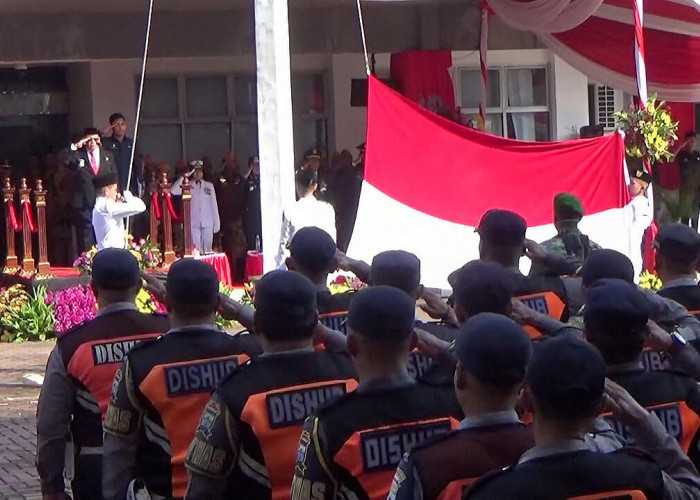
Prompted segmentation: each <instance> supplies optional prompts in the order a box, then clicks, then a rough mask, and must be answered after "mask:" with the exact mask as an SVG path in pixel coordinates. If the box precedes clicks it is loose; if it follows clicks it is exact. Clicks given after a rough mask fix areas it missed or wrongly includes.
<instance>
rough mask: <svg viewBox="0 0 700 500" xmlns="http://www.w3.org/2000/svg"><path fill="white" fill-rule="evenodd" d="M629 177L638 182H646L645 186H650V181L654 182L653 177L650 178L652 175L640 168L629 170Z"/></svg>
mask: <svg viewBox="0 0 700 500" xmlns="http://www.w3.org/2000/svg"><path fill="white" fill-rule="evenodd" d="M630 177H631V178H632V179H639V180H640V181H642V182H646V183H647V184H650V183H651V181H653V180H654V177H652V175H651V174H650V173H649V172H647V171H646V170H644V169H642V168H637V169H631V170H630Z"/></svg>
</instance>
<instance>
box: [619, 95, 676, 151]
mask: <svg viewBox="0 0 700 500" xmlns="http://www.w3.org/2000/svg"><path fill="white" fill-rule="evenodd" d="M657 99H658V98H657V96H656V94H654V95H652V96H651V97H649V99H648V100H647V103H646V107H645V109H640V108H639V107H638V106H635V105H632V106H630V107H629V108H628V109H627V110H623V111H617V112H615V113H614V116H615V118H616V119H617V121H618V126H619V128H620V129H621V130H622V131H623V132H624V133H625V152H626V154H627V156H628V157H630V158H640V159H642V160H646V161H647V162H649V163H651V164H654V163H659V162H666V161H671V160H673V158H674V156H675V155H674V154H673V152H672V151H671V146H673V143H674V142H675V141H676V140H677V139H678V136H677V135H676V132H677V131H678V122H674V121H673V120H672V119H671V115H670V113H669V111H668V107H667V106H666V103H665V102H663V101H661V102H657Z"/></svg>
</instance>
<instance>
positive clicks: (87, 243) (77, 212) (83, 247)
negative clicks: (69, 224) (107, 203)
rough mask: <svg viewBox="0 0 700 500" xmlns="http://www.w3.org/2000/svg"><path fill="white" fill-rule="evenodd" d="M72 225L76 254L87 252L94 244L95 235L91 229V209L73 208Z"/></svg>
mask: <svg viewBox="0 0 700 500" xmlns="http://www.w3.org/2000/svg"><path fill="white" fill-rule="evenodd" d="M73 225H74V226H75V240H76V241H75V243H76V250H77V251H78V255H80V254H81V253H83V252H87V251H88V250H90V249H91V248H92V246H93V245H94V244H95V235H94V233H93V229H92V211H86V210H84V209H78V208H76V209H74V213H73Z"/></svg>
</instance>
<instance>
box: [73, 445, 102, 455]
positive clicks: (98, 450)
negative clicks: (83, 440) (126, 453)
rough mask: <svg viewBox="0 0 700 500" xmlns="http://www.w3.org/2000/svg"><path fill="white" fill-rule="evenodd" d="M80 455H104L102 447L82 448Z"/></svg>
mask: <svg viewBox="0 0 700 500" xmlns="http://www.w3.org/2000/svg"><path fill="white" fill-rule="evenodd" d="M78 455H102V446H81V447H80V452H79V453H78Z"/></svg>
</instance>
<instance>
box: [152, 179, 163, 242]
mask: <svg viewBox="0 0 700 500" xmlns="http://www.w3.org/2000/svg"><path fill="white" fill-rule="evenodd" d="M149 192H150V193H151V201H150V210H149V234H150V235H151V243H153V244H156V245H157V244H158V241H159V240H158V225H159V224H160V219H161V215H160V200H159V199H158V181H157V180H156V173H155V172H151V182H150V184H149Z"/></svg>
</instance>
